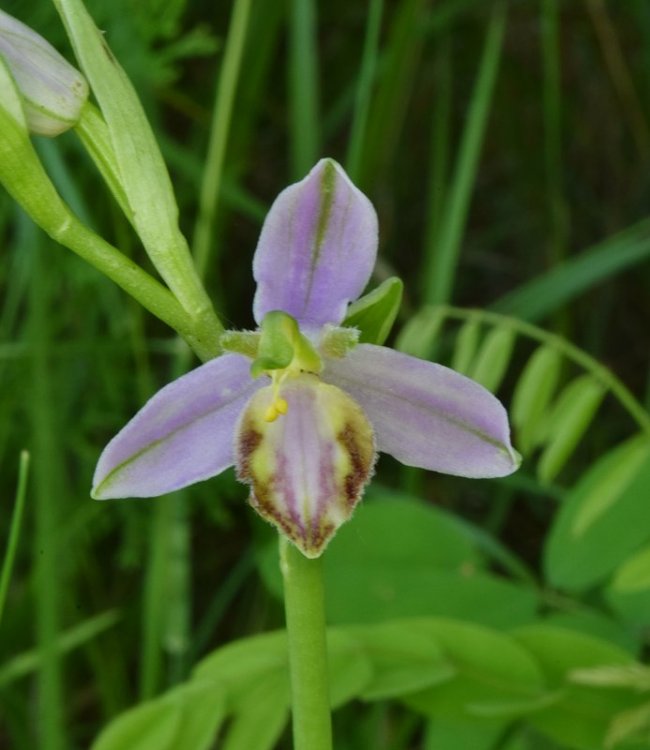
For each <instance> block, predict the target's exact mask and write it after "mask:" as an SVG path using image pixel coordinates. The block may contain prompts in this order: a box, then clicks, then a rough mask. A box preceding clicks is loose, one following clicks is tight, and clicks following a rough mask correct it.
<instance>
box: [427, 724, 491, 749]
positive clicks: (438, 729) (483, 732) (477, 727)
mask: <svg viewBox="0 0 650 750" xmlns="http://www.w3.org/2000/svg"><path fill="white" fill-rule="evenodd" d="M503 729H504V722H502V721H499V722H497V723H496V724H488V723H487V722H481V723H480V724H477V723H474V722H472V723H470V722H467V721H466V722H460V721H456V722H454V721H441V720H440V719H438V718H435V719H433V720H432V721H431V722H430V723H429V726H428V728H427V732H426V739H425V744H424V750H461V749H462V750H470V749H471V750H493V749H494V748H495V747H498V746H499V745H498V744H497V743H498V740H499V737H500V736H501V734H502V733H503Z"/></svg>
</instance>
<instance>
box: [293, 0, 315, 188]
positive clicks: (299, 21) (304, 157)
mask: <svg viewBox="0 0 650 750" xmlns="http://www.w3.org/2000/svg"><path fill="white" fill-rule="evenodd" d="M290 24H291V25H290V40H289V41H290V49H289V110H290V118H291V127H290V136H291V139H290V149H291V174H292V176H293V178H294V179H296V180H297V179H300V178H302V177H304V176H305V174H307V172H308V171H309V170H310V169H311V168H312V167H313V166H314V164H315V163H316V161H317V160H318V157H319V155H320V147H321V146H320V144H321V132H320V105H319V98H320V97H319V76H318V50H317V45H316V3H315V2H314V0H292V3H291V18H290Z"/></svg>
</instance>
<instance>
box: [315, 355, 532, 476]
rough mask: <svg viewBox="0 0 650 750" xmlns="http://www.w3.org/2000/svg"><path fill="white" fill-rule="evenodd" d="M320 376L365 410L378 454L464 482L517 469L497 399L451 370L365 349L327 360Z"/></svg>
mask: <svg viewBox="0 0 650 750" xmlns="http://www.w3.org/2000/svg"><path fill="white" fill-rule="evenodd" d="M322 377H323V380H326V381H329V382H330V383H333V384H334V385H338V386H339V388H342V389H343V390H345V391H347V392H348V393H349V394H350V395H351V396H352V397H353V398H354V399H355V401H357V402H358V403H359V404H360V405H361V407H362V408H363V409H364V411H365V412H366V414H367V416H368V419H370V421H371V423H372V425H373V427H374V429H375V434H376V436H377V444H378V448H379V450H380V451H383V452H384V453H390V454H391V455H392V456H394V457H395V458H397V459H398V460H399V461H401V462H402V463H403V464H407V465H408V466H419V467H421V468H423V469H432V470H434V471H440V472H443V473H445V474H456V475H459V476H464V477H498V476H505V475H506V474H510V473H512V472H513V471H515V470H516V468H517V466H518V465H519V460H518V456H517V454H516V452H515V451H513V449H512V446H511V445H510V428H509V426H508V416H507V414H506V411H505V409H504V408H503V406H502V405H501V403H500V402H499V400H498V399H496V398H495V397H494V396H493V395H492V394H491V393H490V392H489V391H487V390H486V389H485V388H483V386H480V385H479V384H478V383H475V382H474V381H473V380H470V379H469V378H466V377H465V376H463V375H459V374H458V373H457V372H454V371H453V370H450V369H449V368H447V367H443V366H442V365H436V364H433V363H431V362H425V361H423V360H421V359H416V358H415V357H410V356H408V355H406V354H401V353H399V352H395V351H393V350H392V349H387V348H385V347H383V346H373V345H371V344H360V345H359V346H357V347H356V348H355V349H353V350H352V351H351V352H350V354H349V355H348V356H347V357H345V358H344V359H338V360H337V359H330V360H327V363H326V366H325V371H324V373H323V375H322Z"/></svg>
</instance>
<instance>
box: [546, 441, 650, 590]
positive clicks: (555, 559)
mask: <svg viewBox="0 0 650 750" xmlns="http://www.w3.org/2000/svg"><path fill="white" fill-rule="evenodd" d="M648 497H650V443H649V442H648V439H647V438H645V437H644V436H637V437H635V438H632V439H631V440H628V441H626V442H625V443H623V444H622V445H620V446H618V447H617V448H615V449H614V450H613V451H610V452H609V453H607V454H606V455H605V456H604V457H602V458H601V459H599V461H597V462H596V463H595V464H594V466H592V468H591V469H590V470H589V471H587V473H586V474H585V475H584V476H583V477H582V478H581V479H580V481H579V482H578V483H577V484H576V486H575V487H573V489H571V490H570V491H569V492H568V493H567V495H566V499H565V502H564V504H563V506H562V508H561V509H560V512H559V514H558V515H557V517H556V519H555V523H554V524H553V528H552V530H551V533H550V535H549V537H548V540H547V543H546V548H545V552H544V568H545V571H546V576H547V578H548V580H549V581H550V583H551V585H553V586H558V587H561V588H564V589H568V590H570V591H584V590H586V589H587V588H589V587H591V586H593V585H595V584H596V583H598V582H599V581H601V580H602V579H603V578H605V576H607V575H608V574H609V573H611V572H612V571H613V570H614V569H615V568H616V567H617V566H619V565H620V564H621V563H622V562H623V561H624V560H625V559H626V558H627V557H628V556H629V555H630V553H632V552H633V551H634V550H636V549H637V548H638V547H639V546H640V545H641V544H643V542H645V541H646V540H648V538H650V528H648V522H647V521H648V502H647V499H648Z"/></svg>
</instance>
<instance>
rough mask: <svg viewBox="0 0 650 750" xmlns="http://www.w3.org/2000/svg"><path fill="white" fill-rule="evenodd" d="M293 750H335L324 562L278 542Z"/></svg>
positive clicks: (289, 545) (285, 541)
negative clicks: (329, 676)
mask: <svg viewBox="0 0 650 750" xmlns="http://www.w3.org/2000/svg"><path fill="white" fill-rule="evenodd" d="M280 567H281V568H282V576H283V578H284V606H285V613H286V620H287V636H288V641H289V670H290V674H291V703H292V714H293V741H294V750H332V722H331V716H330V703H329V686H328V676H327V645H326V640H325V597H324V591H323V576H322V569H321V559H320V558H316V559H315V560H310V559H309V558H307V557H305V556H304V555H303V554H302V553H301V552H300V551H299V550H298V549H296V547H294V545H293V544H291V542H288V541H287V540H286V539H284V537H280Z"/></svg>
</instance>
